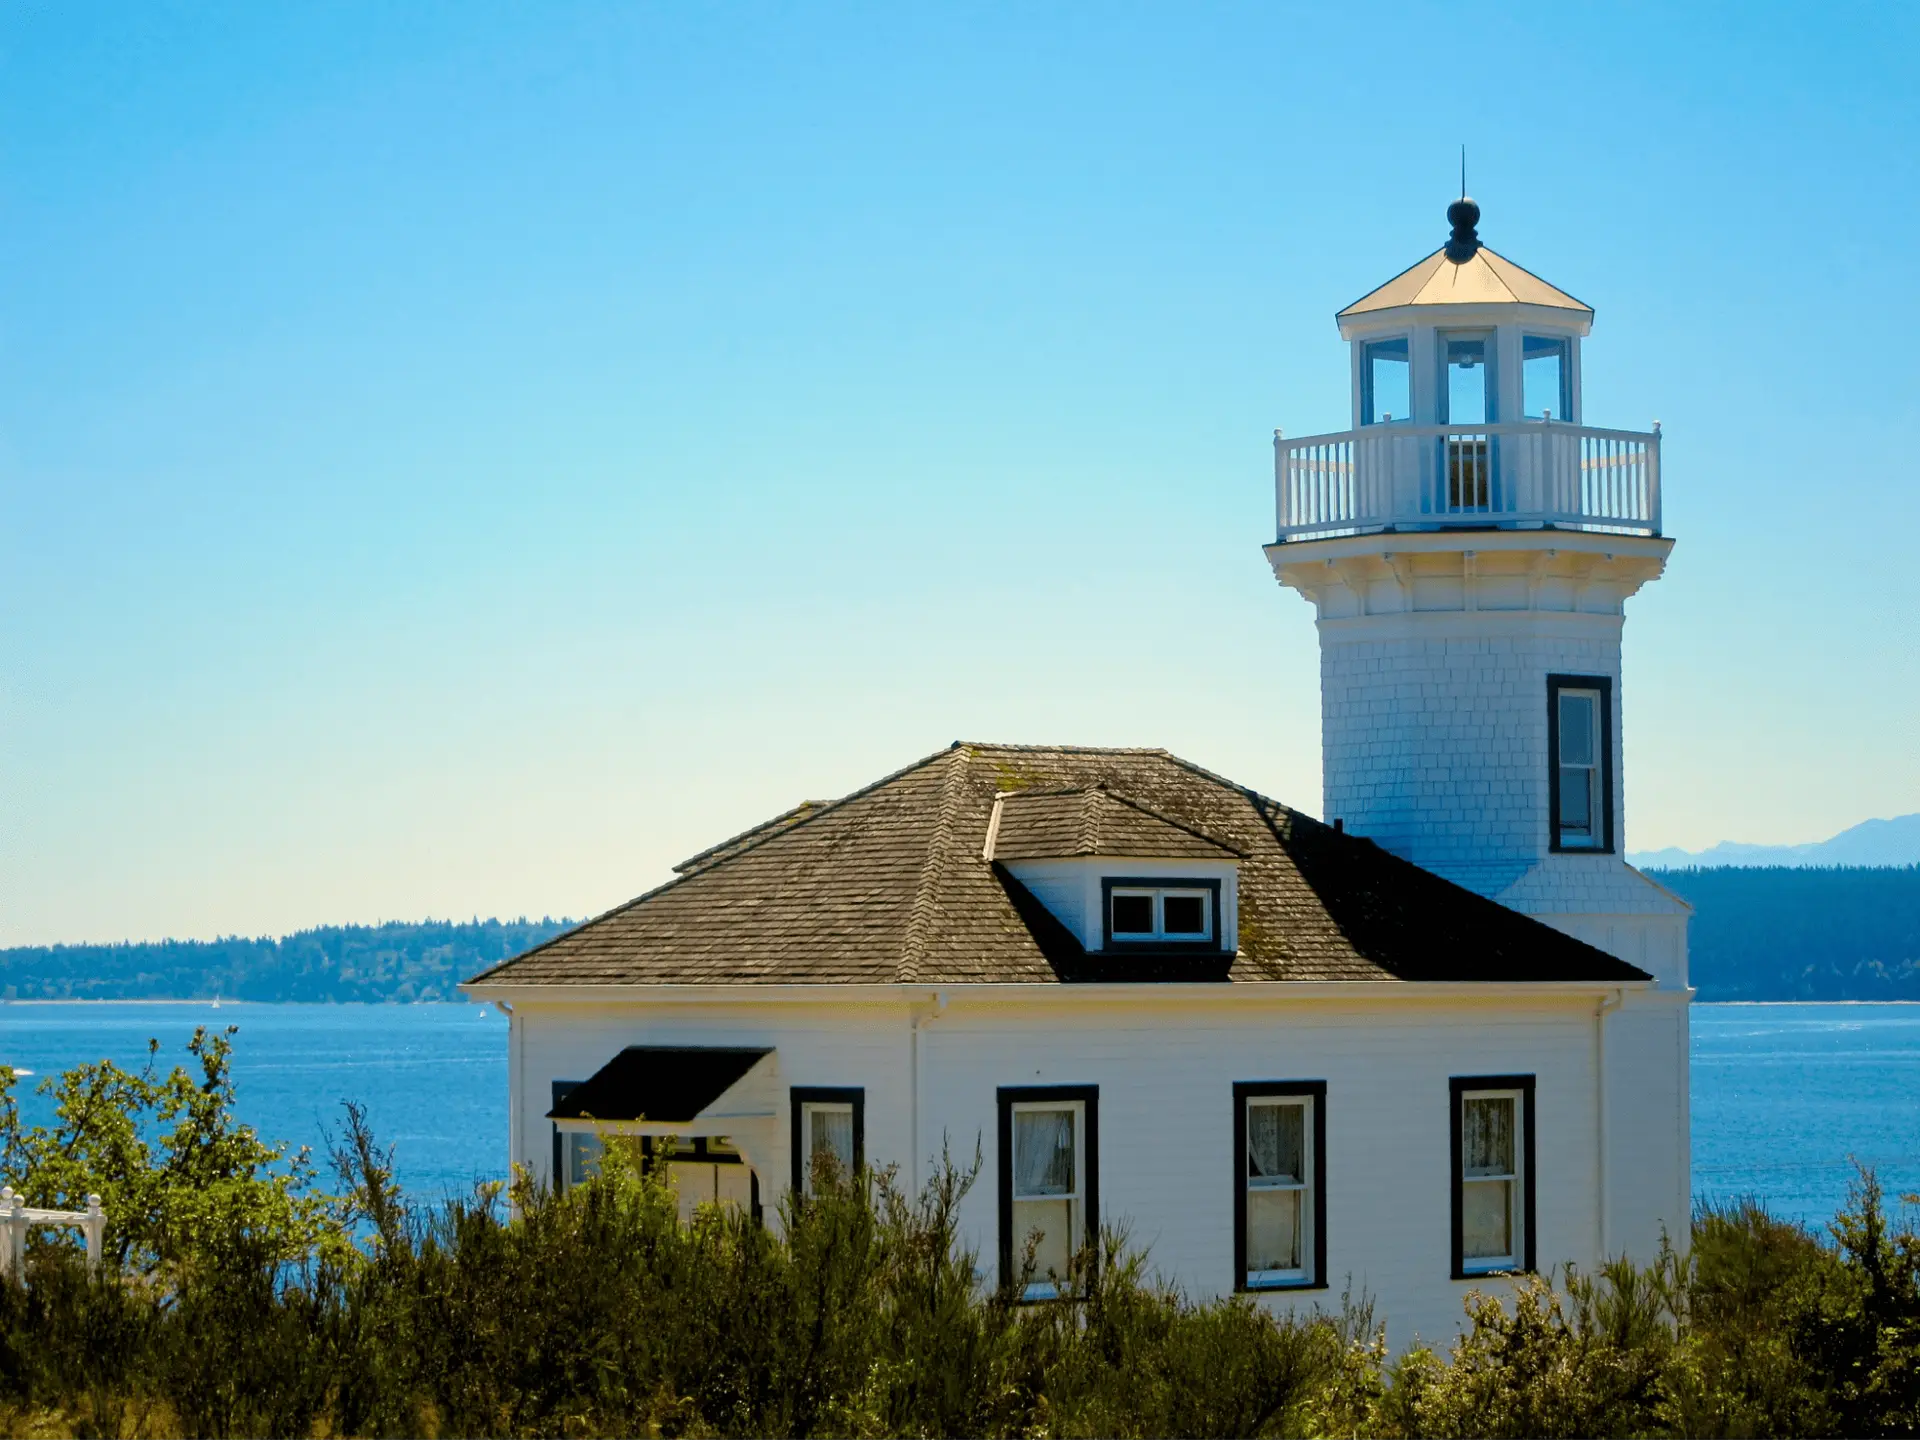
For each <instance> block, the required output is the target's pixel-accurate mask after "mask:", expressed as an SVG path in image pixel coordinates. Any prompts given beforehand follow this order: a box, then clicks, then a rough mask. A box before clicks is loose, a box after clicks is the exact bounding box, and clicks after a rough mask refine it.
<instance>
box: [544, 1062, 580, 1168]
mask: <svg viewBox="0 0 1920 1441" xmlns="http://www.w3.org/2000/svg"><path fill="white" fill-rule="evenodd" d="M585 1084H586V1083H585V1082H584V1081H554V1082H552V1083H551V1085H552V1090H553V1106H554V1109H555V1110H558V1109H559V1107H560V1103H561V1102H562V1101H564V1100H566V1098H567V1095H568V1093H569V1092H571V1091H572V1090H574V1088H575V1087H577V1086H582V1085H585ZM547 1124H548V1125H549V1126H551V1127H552V1128H553V1171H552V1173H551V1175H550V1177H549V1179H550V1180H551V1182H552V1184H553V1190H554V1194H555V1195H558V1194H559V1193H560V1192H562V1191H564V1190H566V1189H567V1172H566V1163H567V1151H566V1144H567V1143H566V1137H565V1136H563V1135H562V1134H561V1131H560V1123H559V1122H558V1121H549V1122H548V1123H547Z"/></svg>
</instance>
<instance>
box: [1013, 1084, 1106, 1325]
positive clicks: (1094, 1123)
mask: <svg viewBox="0 0 1920 1441" xmlns="http://www.w3.org/2000/svg"><path fill="white" fill-rule="evenodd" d="M994 1100H995V1105H996V1108H997V1110H998V1112H999V1123H1000V1136H999V1145H998V1147H997V1148H996V1157H995V1158H996V1160H997V1161H998V1163H999V1171H1000V1178H999V1185H1000V1285H1001V1286H1002V1287H1006V1286H1011V1285H1012V1284H1013V1275H1012V1272H1013V1108H1014V1107H1015V1106H1017V1105H1026V1104H1027V1103H1029V1102H1032V1101H1079V1102H1081V1103H1082V1104H1083V1105H1084V1107H1085V1111H1086V1118H1087V1134H1086V1138H1085V1140H1083V1141H1082V1142H1081V1144H1080V1155H1081V1158H1082V1159H1083V1160H1084V1161H1085V1162H1086V1167H1087V1174H1086V1179H1085V1182H1084V1184H1083V1185H1082V1186H1081V1188H1080V1192H1081V1208H1082V1211H1083V1213H1084V1216H1085V1223H1084V1225H1083V1227H1082V1231H1083V1234H1082V1235H1081V1237H1080V1244H1081V1245H1083V1246H1084V1245H1086V1244H1087V1243H1088V1242H1089V1241H1091V1242H1093V1244H1094V1252H1093V1255H1094V1260H1095V1262H1096V1263H1097V1262H1098V1261H1099V1258H1100V1249H1099V1241H1100V1088H1099V1087H1098V1086H1002V1087H1000V1089H999V1090H998V1091H996V1092H995V1093H994ZM1016 1299H1019V1298H1016Z"/></svg>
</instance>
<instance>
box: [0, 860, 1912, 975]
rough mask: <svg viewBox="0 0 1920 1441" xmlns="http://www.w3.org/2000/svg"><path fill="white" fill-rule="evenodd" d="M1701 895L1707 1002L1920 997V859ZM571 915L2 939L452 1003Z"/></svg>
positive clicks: (34, 955) (46, 950) (66, 968)
mask: <svg viewBox="0 0 1920 1441" xmlns="http://www.w3.org/2000/svg"><path fill="white" fill-rule="evenodd" d="M1647 874H1649V875H1651V876H1652V877H1654V879H1656V880H1658V881H1659V882H1660V883H1661V884H1662V885H1664V886H1666V887H1667V888H1668V889H1670V890H1672V891H1674V892H1675V893H1676V894H1678V895H1680V896H1682V897H1683V898H1685V899H1686V900H1687V901H1689V902H1691V903H1692V905H1693V907H1694V915H1693V926H1692V930H1691V932H1690V937H1691V942H1690V943H1691V959H1692V974H1693V983H1694V985H1695V986H1696V987H1698V988H1699V992H1700V999H1701V1000H1703V1001H1920V866H1871V867H1869V866H1844V867H1830V868H1821V869H1814V868H1791V867H1785V866H1770V867H1751V868H1743V867H1715V868H1711V869H1701V870H1675V871H1649V872H1648V873H1647ZM572 924H573V922H571V921H565V920H553V919H551V918H542V919H540V920H537V921H534V920H527V919H526V918H524V917H523V918H521V919H519V920H514V921H498V920H487V921H420V922H417V923H408V922H399V921H396V922H392V923H389V924H387V925H383V926H320V927H316V928H315V929H313V930H310V931H300V932H297V933H296V934H294V935H291V936H282V937H281V938H280V939H278V940H274V939H273V938H271V937H261V938H259V939H253V940H250V939H247V938H246V937H242V936H234V937H230V938H228V939H225V940H218V941H151V942H140V943H127V944H121V945H112V946H21V947H17V948H15V949H12V950H0V997H5V998H7V999H12V1000H99V1001H106V1000H202V999H209V998H211V997H214V996H225V997H230V998H232V999H235V1000H243V1001H451V1000H457V999H459V994H458V992H457V991H456V990H455V989H454V987H455V986H457V985H458V984H459V983H460V982H461V981H463V980H465V979H466V978H467V977H469V976H472V975H475V974H477V973H478V972H480V971H483V970H485V969H486V968H487V967H488V966H491V965H494V964H496V963H497V962H500V961H504V960H506V959H507V958H508V957H510V956H515V955H518V954H519V953H520V952H521V951H524V950H526V949H528V948H529V947H531V946H536V945H538V944H540V942H542V941H544V940H546V939H548V938H549V937H551V936H554V935H557V934H558V933H559V932H560V931H562V930H565V929H566V928H567V927H568V926H570V925H572Z"/></svg>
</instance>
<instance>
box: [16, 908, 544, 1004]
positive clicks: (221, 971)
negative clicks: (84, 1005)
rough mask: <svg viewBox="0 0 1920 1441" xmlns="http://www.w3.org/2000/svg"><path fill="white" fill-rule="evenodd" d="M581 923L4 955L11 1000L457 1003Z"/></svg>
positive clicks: (445, 926)
mask: <svg viewBox="0 0 1920 1441" xmlns="http://www.w3.org/2000/svg"><path fill="white" fill-rule="evenodd" d="M572 924H573V922H571V921H556V920H551V919H542V920H538V921H529V920H526V919H524V918H523V919H521V920H517V921H420V922H417V923H410V922H404V921H396V922H392V923H390V924H388V925H384V926H320V927H317V928H316V929H314V930H311V931H300V932H297V933H296V934H294V935H291V936H282V937H281V938H280V939H279V940H274V939H272V938H271V937H262V938H260V939H258V940H248V939H246V938H245V937H241V936H235V937H231V938H229V939H226V940H219V941H151V942H140V943H125V944H121V945H113V946H19V947H15V948H14V949H12V950H0V996H3V997H5V998H7V999H9V1000H84V1001H118V1000H199V999H211V998H212V997H214V996H225V997H229V998H231V999H234V1000H241V1001H455V1000H458V999H460V995H459V992H457V991H456V990H455V989H454V987H455V986H456V985H458V984H459V983H460V982H461V981H464V980H465V979H466V978H467V977H469V976H471V975H473V974H475V973H476V972H478V971H482V970H484V969H486V968H487V967H488V966H490V965H492V964H494V963H495V962H496V961H504V960H505V959H507V957H509V956H513V955H517V954H519V953H520V952H521V951H524V950H526V949H527V948H528V947H529V946H536V945H538V944H539V943H540V942H541V941H544V940H546V939H547V937H549V936H551V935H554V934H556V933H558V932H559V931H562V930H564V929H566V927H568V926H570V925H572Z"/></svg>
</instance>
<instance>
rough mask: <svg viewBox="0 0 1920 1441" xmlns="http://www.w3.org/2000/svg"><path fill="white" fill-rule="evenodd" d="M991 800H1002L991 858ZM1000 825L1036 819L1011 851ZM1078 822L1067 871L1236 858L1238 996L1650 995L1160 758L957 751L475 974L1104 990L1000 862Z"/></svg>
mask: <svg viewBox="0 0 1920 1441" xmlns="http://www.w3.org/2000/svg"><path fill="white" fill-rule="evenodd" d="M996 798H1004V799H1005V802H1006V803H1005V805H1004V806H1003V814H1002V817H1001V826H1002V830H1001V833H1000V837H999V843H998V845H997V846H996V853H995V858H994V859H988V858H987V857H986V855H985V854H984V853H983V852H984V849H985V842H986V836H987V828H988V824H989V820H990V818H991V816H992V814H993V810H994V802H995V799H996ZM1009 816H1014V817H1021V816H1025V817H1027V819H1026V820H1018V819H1017V820H1016V822H1015V825H1014V834H1013V836H1012V837H1009V836H1008V832H1007V829H1006V827H1007V820H1008V817H1009ZM1029 822H1031V823H1030V824H1029ZM1089 825H1091V827H1092V829H1093V831H1094V833H1095V834H1096V837H1097V844H1099V845H1100V847H1101V849H1100V850H1097V851H1086V850H1080V849H1075V850H1070V851H1066V852H1065V854H1067V855H1076V854H1103V853H1110V854H1128V853H1129V851H1130V852H1131V853H1132V854H1139V853H1140V851H1141V849H1142V848H1144V847H1150V846H1158V845H1163V844H1171V841H1172V837H1173V836H1174V835H1179V836H1181V837H1184V838H1185V842H1184V843H1187V844H1191V845H1193V846H1194V847H1195V848H1196V849H1195V851H1194V852H1193V853H1194V854H1200V853H1203V852H1204V853H1206V854H1210V855H1212V856H1215V857H1217V858H1219V859H1222V860H1227V861H1233V860H1235V859H1236V858H1235V856H1234V855H1233V854H1232V853H1233V852H1237V853H1238V857H1237V864H1238V867H1239V876H1240V880H1239V915H1240V926H1239V942H1240V949H1239V953H1238V955H1236V956H1235V957H1234V958H1233V960H1232V962H1231V965H1230V966H1228V967H1226V968H1224V970H1223V974H1224V978H1225V979H1227V980H1229V981H1501V982H1528V981H1638V980H1644V979H1646V975H1645V973H1644V972H1642V971H1640V970H1638V969H1636V968H1635V967H1633V966H1630V965H1628V964H1627V963H1626V962H1624V961H1621V960H1618V959H1616V958H1615V957H1613V956H1611V955H1608V954H1607V953H1606V952H1604V951H1601V950H1598V949H1596V948H1594V947H1592V946H1589V945H1587V944H1585V943H1584V942H1581V941H1577V940H1574V939H1573V938H1572V937H1570V936H1566V935H1564V934H1562V933H1561V932H1559V931H1556V930H1554V929H1552V928H1551V927H1549V926H1547V925H1544V924H1542V923H1541V922H1539V921H1536V920H1533V919H1531V918H1529V917H1527V916H1523V915H1521V914H1519V913H1518V912H1516V911H1510V910H1508V909H1507V908H1506V907H1504V906H1501V905H1498V904H1496V903H1495V902H1493V901H1490V900H1487V899H1485V898H1484V897H1482V896H1479V895H1476V894H1475V893H1473V892H1471V891H1468V890H1464V889H1462V888H1461V887H1459V886H1456V885H1454V884H1452V883H1451V882H1449V881H1445V880H1442V879H1441V878H1440V877H1438V876H1436V875H1434V874H1433V873H1431V872H1430V871H1425V870H1422V869H1420V868H1419V867H1418V866H1415V865H1413V864H1411V863H1410V862H1407V861H1403V860H1400V859H1398V858H1397V857H1395V856H1392V855H1389V854H1388V853H1387V852H1385V851H1383V850H1381V849H1380V848H1379V847H1377V846H1375V845H1374V844H1373V843H1372V842H1370V841H1367V840H1364V839H1362V838H1360V837H1357V836H1351V835H1345V834H1342V833H1340V832H1337V831H1335V830H1334V829H1333V828H1332V827H1330V826H1326V825H1322V824H1321V823H1320V822H1319V821H1316V820H1313V819H1312V818H1311V817H1308V816H1304V815H1301V814H1300V813H1298V812H1296V811H1292V810H1289V809H1288V808H1287V807H1286V806H1283V805H1281V804H1280V803H1279V802H1278V801H1274V800H1270V799H1268V798H1267V797H1265V796H1262V795H1259V794H1258V793H1256V792H1254V791H1251V790H1248V789H1246V788H1245V787H1242V786H1237V785H1235V784H1233V783H1232V782H1231V781H1227V780H1224V779H1222V778H1221V777H1219V776H1216V775H1214V774H1212V773H1211V772H1208V771H1205V770H1202V769H1201V768H1200V767H1198V766H1195V765H1192V764H1190V763H1189V762H1187V761H1183V760H1181V759H1180V758H1179V757H1177V756H1174V755H1170V754H1169V753H1168V752H1166V751H1163V750H1119V749H1092V748H1087V749H1082V748H1077V747H1069V746H1009V745H971V744H962V743H956V744H955V745H953V746H952V747H950V748H949V749H947V750H944V751H940V752H937V753H936V754H934V755H931V756H928V757H926V758H925V759H924V760H921V761H917V762H915V763H914V764H913V765H910V766H908V767H907V768H906V769H904V770H901V771H897V772H895V773H894V774H893V775H890V776H887V777H885V778H884V779H882V780H879V781H876V782H875V783H874V784H872V785H870V786H867V787H865V788H864V789H862V790H858V791H855V792H854V793H853V794H852V795H849V796H846V797H845V798H843V799H841V800H838V801H832V802H824V803H816V804H810V805H808V806H803V807H799V808H797V809H796V810H794V811H789V812H787V813H786V814H785V815H782V816H780V817H776V818H775V820H773V821H771V822H768V823H767V824H766V825H764V826H761V827H757V828H755V829H754V830H750V831H747V832H744V833H742V834H741V835H739V836H736V837H734V838H732V839H731V840H729V841H726V842H723V843H722V844H721V845H720V846H716V847H714V848H713V849H712V850H710V851H706V852H703V853H702V854H701V855H700V856H697V857H695V858H693V860H691V861H688V862H685V863H683V865H682V867H681V874H680V875H679V876H678V877H676V879H674V880H672V881H669V882H668V883H667V884H665V885H663V886H661V887H660V888H659V889H657V890H653V891H649V892H648V893H647V894H645V895H643V896H640V897H639V898H638V899H636V900H632V901H629V902H628V903H627V904H625V905H623V906H619V907H617V908H615V909H614V910H612V911H609V912H607V914H605V915H603V916H600V917H598V918H597V919H595V920H592V921H588V922H587V923H586V924H584V925H582V926H579V927H577V928H575V929H574V930H571V931H568V932H565V933H564V934H562V935H559V936H556V937H555V938H554V939H552V940H550V941H548V942H546V943H545V944H544V945H541V946H537V947H535V948H534V949H533V950H531V951H528V952H526V953H525V954H524V955H521V956H517V957H515V958H514V959H512V960H510V961H507V962H505V963H504V964H502V965H499V966H496V967H494V968H493V969H492V970H490V971H487V972H485V973H484V974H483V975H481V976H477V977H475V978H474V979H475V980H476V981H483V982H485V983H486V984H488V985H489V986H495V985H507V986H511V985H542V986H548V985H636V986H644V985H663V984H755V983H762V984H769V983H785V984H793V983H814V984H834V983H842V984H874V983H899V982H911V983H922V984H965V983H969V982H1000V983H1006V982H1032V983H1036V984H1044V983H1057V982H1062V981H1069V980H1080V979H1097V978H1099V976H1100V967H1101V965H1102V964H1103V962H1102V959H1101V958H1100V957H1099V956H1097V955H1092V956H1090V955H1087V954H1085V953H1082V952H1080V951H1079V949H1078V944H1077V942H1075V941H1073V939H1072V937H1071V935H1070V934H1069V933H1068V932H1067V931H1066V930H1065V928H1064V927H1062V926H1060V925H1059V924H1058V923H1057V922H1052V921H1051V918H1050V917H1049V916H1048V915H1047V914H1046V912H1045V911H1044V908H1042V907H1040V906H1039V905H1038V904H1037V902H1035V901H1034V899H1033V897H1032V896H1031V895H1030V894H1028V893H1027V892H1026V890H1025V888H1024V887H1023V886H1021V885H1020V883H1019V882H1018V881H1016V880H1015V879H1014V878H1013V877H1012V876H1011V875H1009V874H1008V873H1007V871H1006V870H1005V868H1004V866H1003V865H1002V864H1001V860H1002V859H1004V858H1005V857H1006V851H1005V846H1006V844H1007V843H1008V841H1009V840H1010V839H1011V840H1014V841H1016V842H1017V843H1018V844H1020V845H1021V846H1022V848H1023V852H1024V853H1025V854H1029V855H1033V854H1038V852H1035V851H1032V850H1026V849H1025V847H1026V845H1027V844H1028V843H1029V842H1031V843H1032V844H1036V845H1041V846H1043V847H1048V848H1053V849H1054V853H1056V854H1057V853H1060V852H1059V851H1058V846H1059V844H1061V843H1063V842H1065V841H1067V840H1072V841H1074V843H1075V844H1076V845H1077V844H1078V843H1079V838H1080V837H1081V836H1083V835H1084V834H1085V833H1086V831H1087V828H1088V827H1089ZM1023 828H1024V832H1025V836H1026V839H1022V838H1021V837H1022V832H1023ZM1109 832H1111V835H1112V838H1113V839H1112V841H1111V842H1110V841H1109V840H1108V838H1107V837H1108V833H1109ZM1109 844H1124V845H1126V846H1127V847H1128V849H1127V850H1122V851H1118V852H1114V851H1109V850H1107V849H1105V848H1106V847H1107V846H1108V845H1109ZM1154 853H1155V854H1160V855H1165V854H1167V852H1166V851H1164V850H1156V851H1155V852H1154ZM1175 854H1181V855H1184V854H1188V852H1186V851H1178V852H1175Z"/></svg>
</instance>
